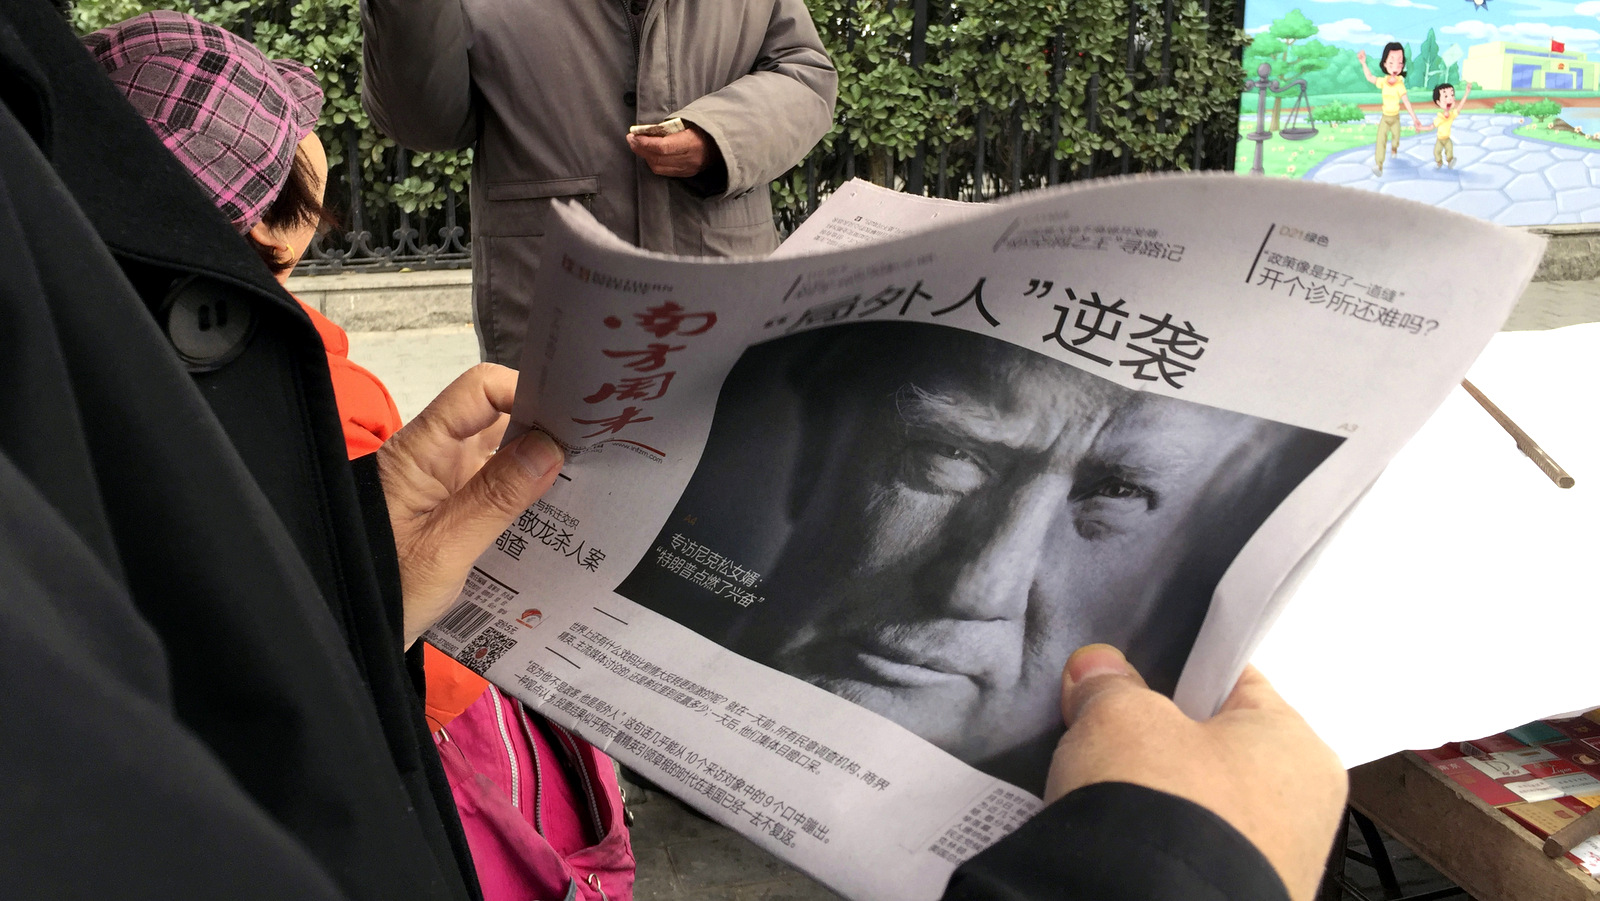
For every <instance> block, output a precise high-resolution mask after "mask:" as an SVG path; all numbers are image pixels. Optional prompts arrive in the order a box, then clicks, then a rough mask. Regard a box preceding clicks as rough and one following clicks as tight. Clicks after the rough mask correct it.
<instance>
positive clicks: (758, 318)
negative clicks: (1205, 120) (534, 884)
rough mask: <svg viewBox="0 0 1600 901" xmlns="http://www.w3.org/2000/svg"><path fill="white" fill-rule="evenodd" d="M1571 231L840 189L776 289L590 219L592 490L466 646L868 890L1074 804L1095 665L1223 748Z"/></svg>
mask: <svg viewBox="0 0 1600 901" xmlns="http://www.w3.org/2000/svg"><path fill="white" fill-rule="evenodd" d="M1541 250H1542V239H1540V238H1536V237H1533V236H1531V235H1527V234H1523V233H1517V232H1512V231H1510V230H1507V229H1504V228H1500V227H1497V226H1493V225H1490V224H1487V223H1484V222H1481V221H1479V220H1476V219H1471V218H1468V217H1466V216H1461V215H1456V214H1453V213H1449V212H1444V211H1440V210H1437V209H1433V208H1430V207H1426V206H1423V205H1421V204H1416V203H1412V202H1408V201H1403V200H1399V199H1395V198H1391V197H1387V196H1382V195H1374V194H1370V193H1366V192H1358V191H1352V190H1345V189H1339V188H1335V187H1331V186H1324V185H1315V184H1303V183H1298V182H1279V181H1263V180H1252V179H1244V178H1238V177H1234V176H1170V177H1159V178H1145V179H1133V180H1120V181H1114V182H1099V183H1091V184H1086V185H1083V186H1079V187H1073V188H1068V189H1056V190H1051V191H1046V192H1039V193H1034V194H1029V195H1024V196H1021V197H1017V198H1014V199H1011V200H1008V201H1006V202H1001V203H996V204H991V205H985V206H983V207H979V208H973V207H969V206H952V205H950V204H948V203H942V202H928V201H926V200H925V199H921V198H905V199H897V196H896V195H890V194H889V193H888V192H885V191H882V190H881V189H871V188H869V187H866V186H862V185H859V184H855V185H851V186H848V187H847V188H846V189H844V190H842V191H840V192H839V193H838V194H836V195H835V196H834V197H833V198H832V199H830V200H829V201H828V202H827V203H826V204H824V205H823V207H822V208H821V209H819V210H818V211H817V213H816V214H815V215H814V216H813V217H812V218H811V219H810V220H809V221H808V222H807V223H806V225H805V227H804V228H803V229H801V230H800V231H799V232H797V233H796V235H795V236H793V237H792V238H791V240H790V242H789V243H787V244H786V245H785V246H784V248H783V250H782V251H781V252H780V253H778V254H775V255H773V256H772V257H770V258H767V259H763V260H745V261H706V260H688V259H678V258H671V257H667V256H663V255H659V254H651V253H648V252H644V251H640V250H637V249H635V248H632V247H629V246H627V245H626V244H625V243H624V242H622V241H620V240H618V239H617V238H615V237H614V236H612V235H610V234H609V233H608V232H606V231H605V230H604V229H603V228H601V227H600V226H599V225H598V224H597V223H595V222H594V220H593V219H592V218H590V217H589V216H588V215H587V213H585V212H583V211H582V210H580V209H578V208H576V207H571V206H564V207H560V208H558V209H557V210H556V211H555V213H554V214H553V215H552V216H551V217H550V222H549V225H548V228H547V231H546V237H545V245H544V251H543V260H544V265H543V266H542V268H541V270H540V273H539V279H538V284H537V285H536V290H535V292H534V296H535V297H536V298H537V300H536V302H535V305H534V309H533V310H532V312H531V318H530V323H529V332H528V334H529V338H528V341H527V344H526V351H525V354H524V358H523V360H522V368H521V372H522V380H521V384H520V386H519V391H518V396H517V400H516V408H515V411H514V413H513V417H512V418H513V423H514V426H513V434H520V433H521V431H525V430H526V429H528V428H538V429H541V430H543V431H545V432H547V433H549V434H550V435H551V436H553V437H554V438H555V440H557V441H558V442H559V443H560V444H561V445H562V446H563V447H564V448H565V449H566V452H567V464H566V467H565V469H564V470H563V473H562V477H561V479H560V480H559V481H558V482H557V483H556V485H555V487H554V488H552V489H551V490H550V492H549V493H548V494H547V495H546V496H545V498H544V499H542V500H541V501H540V502H539V503H538V504H537V505H535V506H534V507H532V508H530V509H529V510H528V511H527V512H526V513H524V514H523V515H522V516H521V517H520V518H519V519H518V520H517V522H516V523H515V524H514V525H513V526H512V527H511V528H510V529H508V530H507V531H506V532H505V533H504V534H502V535H501V536H500V538H499V539H498V540H497V541H496V542H495V545H494V547H492V548H491V549H490V550H489V551H488V552H486V553H485V554H484V556H483V557H482V558H481V559H480V560H479V561H478V563H477V566H476V567H475V569H474V570H473V572H472V574H471V576H470V577H469V579H468V582H467V586H466V589H465V591H464V592H463V595H462V597H461V599H460V600H459V601H458V603H457V605H456V606H455V607H453V608H452V609H451V610H450V611H449V612H448V613H447V614H446V615H445V616H444V617H443V618H442V619H441V620H440V621H439V623H438V624H437V626H436V627H435V628H434V629H433V630H432V631H431V632H429V633H428V636H427V637H428V640H429V641H430V642H432V643H433V644H435V645H436V646H438V647H439V648H440V649H442V650H443V651H445V652H446V653H449V654H451V655H453V656H454V657H455V658H456V659H458V660H460V661H462V662H463V663H465V664H466V665H467V666H469V667H471V668H473V669H474V670H476V671H478V672H480V673H483V674H485V675H486V676H487V677H488V678H490V679H491V680H493V681H494V682H495V683H496V684H498V685H500V686H502V687H504V688H505V689H507V690H508V691H510V692H512V693H513V694H515V695H516V696H517V697H519V698H521V699H522V700H523V701H525V702H526V703H527V704H529V705H530V706H531V707H533V708H534V709H536V710H538V711H539V712H540V713H542V714H544V715H545V716H547V717H549V718H550V719H552V720H554V721H556V722H558V723H560V724H562V725H564V726H567V727H569V728H571V729H573V730H574V731H576V732H577V733H578V734H580V735H582V736H583V737H584V738H586V739H587V740H589V741H591V742H593V743H594V744H595V745H597V746H598V747H599V748H600V749H601V750H603V751H604V752H605V753H607V754H610V755H612V756H613V757H615V758H616V759H618V760H619V761H621V762H622V763H623V764H625V765H627V766H629V767H631V768H633V769H635V770H637V771H638V772H640V773H642V774H643V775H644V776H645V777H647V778H649V779H651V780H653V781H654V782H656V783H657V784H659V785H661V786H663V787H664V788H666V789H668V790H670V791H673V792H674V793H676V794H678V795H679V796H681V797H682V798H683V799H684V800H685V801H687V802H688V803H690V804H692V805H694V806H695V807H697V808H698V809H700V810H702V811H704V812H705V813H707V814H708V815H710V816H711V817H713V818H715V819H716V820H718V821H720V822H722V823H725V824H726V825H728V826H730V827H732V828H734V829H736V830H738V831H739V832H741V833H743V834H744V835H746V836H748V837H750V838H751V839H752V840H753V841H755V842H757V843H758V844H760V845H762V846H763V847H765V848H767V849H769V850H771V851H773V852H774V853H776V854H778V855H779V856H780V857H783V858H784V859H786V860H788V861H790V862H792V863H793V864H795V865H797V866H799V867H800V868H802V869H804V870H806V871H808V872H809V873H811V874H812V875H813V876H815V877H816V878H818V879H819V880H821V881H822V882H824V883H826V884H827V885H829V886H830V887H831V888H833V889H834V890H836V891H838V892H840V893H841V894H844V895H846V896H849V897H853V898H883V899H907V901H911V899H928V898H935V897H938V896H939V894H940V893H941V891H942V888H943V886H944V883H945V882H946V880H947V878H948V876H949V873H950V871H951V870H952V869H953V868H954V867H955V866H957V865H958V864H959V863H960V862H961V861H963V860H965V859H967V858H968V857H970V856H972V855H973V854H975V853H977V852H978V851H979V850H981V849H982V848H983V847H985V846H987V845H988V844H990V843H991V842H993V841H994V840H996V839H998V838H999V837H1001V836H1002V835H1004V834H1005V833H1007V832H1008V831H1010V830H1012V829H1014V828H1015V827H1016V826H1018V825H1019V824H1020V823H1021V822H1023V821H1024V820H1025V819H1027V818H1028V817H1029V816H1030V815H1032V814H1033V813H1034V812H1035V811H1036V810H1037V809H1038V808H1039V806H1040V803H1041V802H1040V800H1039V797H1038V794H1039V792H1040V791H1041V790H1042V787H1043V781H1044V776H1045V772H1046V767H1047V763H1048V759H1049V755H1050V751H1051V749H1052V748H1053V746H1054V745H1055V743H1056V741H1057V739H1058V738H1059V735H1060V733H1061V731H1062V724H1061V718H1060V713H1059V690H1060V674H1061V669H1062V666H1063V663H1064V661H1065V659H1066V657H1067V655H1068V654H1069V653H1070V652H1071V651H1072V650H1073V649H1075V648H1077V647H1078V646H1080V645H1082V644H1085V643H1088V642H1091V641H1105V642H1110V643H1112V644H1115V645H1117V646H1118V647H1121V648H1123V649H1125V650H1126V651H1127V653H1128V655H1129V657H1130V659H1131V660H1132V661H1133V662H1134V663H1135V664H1136V665H1137V666H1138V667H1139V668H1140V670H1141V671H1142V672H1143V673H1144V674H1145V676H1146V677H1147V679H1148V680H1149V681H1150V683H1151V685H1152V686H1153V687H1155V688H1157V689H1158V690H1161V691H1164V692H1168V693H1171V694H1172V696H1173V697H1174V699H1175V700H1176V701H1177V703H1178V704H1179V705H1180V706H1181V707H1182V709H1183V710H1185V711H1186V712H1188V713H1189V714H1191V715H1193V716H1196V717H1205V716H1209V715H1210V714H1211V713H1213V712H1214V711H1215V709H1216V706H1217V705H1218V703H1219V702H1220V700H1221V698H1222V697H1223V696H1224V694H1225V693H1226V691H1227V689H1228V687H1229V686H1230V685H1231V684H1232V682H1233V680H1234V679H1235V678H1236V676H1237V674H1238V672H1239V670H1240V669H1241V668H1242V666H1243V664H1244V661H1246V660H1247V659H1248V658H1249V655H1250V652H1251V649H1252V648H1253V647H1254V645H1255V644H1256V642H1257V640H1258V638H1259V637H1260V635H1261V634H1262V632H1263V631H1264V630H1265V628H1266V627H1267V625H1269V624H1270V622H1271V620H1272V618H1273V617H1274V616H1275V615H1276V612H1277V607H1278V606H1279V605H1280V604H1281V601H1282V599H1283V598H1284V597H1285V596H1286V595H1287V586H1288V585H1289V584H1290V583H1291V582H1292V581H1293V579H1294V578H1296V577H1297V576H1298V574H1300V573H1303V571H1304V570H1305V568H1306V565H1307V564H1308V561H1309V560H1310V559H1311V555H1312V552H1313V551H1314V550H1315V549H1316V548H1318V547H1319V546H1320V544H1321V543H1322V542H1323V541H1324V540H1325V538H1326V536H1327V535H1328V534H1329V533H1330V532H1331V530H1332V529H1333V528H1334V526H1335V524H1336V523H1337V521H1338V520H1339V519H1340V518H1341V517H1342V516H1343V515H1344V514H1345V513H1346V512H1347V511H1348V510H1349V509H1350V508H1351V507H1352V505H1353V504H1354V503H1355V502H1356V500H1357V499H1358V498H1359V497H1360V496H1361V494H1362V492H1363V491H1364V490H1365V489H1366V488H1367V487H1368V486H1369V485H1371V484H1372V483H1373V481H1374V479H1376V478H1377V476H1378V475H1379V473H1380V472H1381V471H1382V470H1383V468H1384V465H1385V464H1386V463H1387V461H1388V460H1389V459H1390V458H1391V457H1392V456H1393V455H1394V454H1395V453H1396V452H1397V451H1398V450H1399V449H1400V447H1401V446H1402V445H1403V444H1404V443H1405V441H1406V440H1407V439H1408V438H1409V437H1410V436H1411V435H1412V434H1413V433H1414V432H1415V431H1416V430H1417V429H1418V427H1419V426H1420V425H1421V424H1422V423H1423V422H1424V421H1425V420H1426V419H1427V418H1428V416H1429V414H1430V413H1431V412H1432V411H1433V410H1434V409H1435V408H1436V407H1438V406H1439V404H1440V403H1441V401H1443V399H1444V398H1445V396H1446V395H1447V394H1448V393H1449V391H1450V390H1451V389H1452V388H1453V387H1454V386H1455V385H1456V383H1457V382H1459V381H1460V379H1461V377H1462V375H1463V373H1465V371H1466V370H1467V367H1468V365H1469V364H1470V363H1471V362H1472V360H1473V358H1474V357H1475V356H1476V355H1477V354H1478V352H1479V351H1480V350H1481V349H1482V348H1483V347H1484V345H1485V344H1486V343H1487V341H1488V339H1489V337H1490V336H1491V335H1492V334H1493V333H1494V332H1495V331H1496V329H1498V328H1499V326H1500V325H1501V323H1502V322H1503V321H1504V320H1505V318H1506V316H1507V315H1508V313H1509V311H1510V309H1511V306H1512V304H1513V303H1514V301H1515V299H1516V297H1517V296H1518V294H1519V292H1520V291H1521V289H1522V288H1523V286H1524V285H1525V284H1526V283H1527V281H1528V279H1529V277H1530V276H1531V274H1532V272H1533V270H1534V267H1535V264H1536V263H1537V261H1538V259H1539V256H1540V253H1541Z"/></svg>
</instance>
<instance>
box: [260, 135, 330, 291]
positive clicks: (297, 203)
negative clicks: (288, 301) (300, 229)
mask: <svg viewBox="0 0 1600 901" xmlns="http://www.w3.org/2000/svg"><path fill="white" fill-rule="evenodd" d="M318 187H320V186H319V185H318V184H317V173H316V170H314V169H312V168H311V161H310V160H308V159H306V155H305V154H304V153H301V152H300V150H299V149H298V148H296V150H295V152H294V166H293V167H292V168H290V169H289V180H288V181H286V182H284V184H283V190H281V191H279V192H278V196H277V197H274V198H272V203H270V204H268V205H267V210H266V212H264V213H262V214H261V221H262V222H263V223H264V224H266V225H267V227H269V228H274V229H280V230H281V229H287V228H294V227H296V226H304V225H311V224H313V223H314V224H316V225H317V226H318V227H321V226H329V227H334V226H337V225H338V224H339V220H338V219H336V218H335V217H334V215H333V214H332V213H330V212H328V209H327V207H324V206H323V205H322V202H321V201H319V200H317V195H318V194H319V193H321V192H319V191H318V190H317V188H318ZM245 237H247V238H249V239H250V243H251V245H252V246H254V247H255V250H256V255H257V256H259V257H261V262H263V263H266V264H267V268H268V269H271V270H272V272H273V274H274V275H277V274H281V273H284V272H287V271H288V270H289V268H290V267H291V266H293V265H294V264H293V263H291V262H290V261H289V260H287V259H285V258H284V257H283V256H282V255H281V254H279V253H278V247H277V246H276V245H273V244H265V243H262V242H261V241H259V240H257V239H256V237H255V235H246V236H245Z"/></svg>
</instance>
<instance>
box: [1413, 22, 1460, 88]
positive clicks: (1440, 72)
mask: <svg viewBox="0 0 1600 901" xmlns="http://www.w3.org/2000/svg"><path fill="white" fill-rule="evenodd" d="M1406 60H1407V65H1406V87H1408V88H1427V89H1432V88H1433V86H1434V85H1436V84H1439V83H1441V82H1445V81H1449V80H1450V67H1449V66H1447V65H1446V64H1445V61H1444V60H1443V59H1442V58H1441V57H1440V56H1439V39H1438V38H1436V37H1435V36H1434V34H1433V29H1432V28H1430V29H1428V36H1427V37H1426V38H1425V39H1423V41H1422V49H1421V50H1418V51H1417V55H1416V58H1415V59H1413V58H1412V57H1411V55H1410V52H1409V48H1408V51H1407V54H1406Z"/></svg>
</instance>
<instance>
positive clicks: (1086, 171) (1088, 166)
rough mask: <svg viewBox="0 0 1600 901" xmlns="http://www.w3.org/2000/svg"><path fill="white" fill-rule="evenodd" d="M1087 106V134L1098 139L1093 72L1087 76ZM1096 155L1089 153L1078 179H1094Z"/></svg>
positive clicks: (1096, 76)
mask: <svg viewBox="0 0 1600 901" xmlns="http://www.w3.org/2000/svg"><path fill="white" fill-rule="evenodd" d="M1087 106H1088V109H1087V110H1086V112H1087V113H1088V114H1089V116H1088V118H1089V134H1090V135H1094V136H1097V137H1098V136H1099V134H1100V73H1099V72H1093V73H1090V75H1089V98H1088V101H1087ZM1096 153H1097V151H1095V150H1093V149H1091V150H1090V151H1089V161H1088V162H1086V163H1084V164H1083V171H1081V172H1080V173H1079V174H1078V177H1079V178H1094V158H1095V154H1096Z"/></svg>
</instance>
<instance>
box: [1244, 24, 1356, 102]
mask: <svg viewBox="0 0 1600 901" xmlns="http://www.w3.org/2000/svg"><path fill="white" fill-rule="evenodd" d="M1317 30H1318V29H1317V25H1316V23H1315V22H1312V21H1311V20H1310V19H1308V18H1306V16H1305V14H1304V13H1302V12H1301V11H1300V10H1298V9H1294V10H1290V11H1289V13H1288V15H1286V16H1284V17H1283V18H1281V19H1276V20H1274V21H1273V23H1272V24H1271V25H1269V26H1267V30H1266V31H1264V32H1262V33H1261V34H1259V35H1257V36H1256V39H1255V40H1254V41H1252V42H1251V43H1250V46H1249V47H1247V48H1245V51H1244V68H1245V72H1246V73H1247V76H1248V77H1250V78H1254V77H1255V76H1256V69H1257V68H1258V67H1259V66H1260V65H1261V64H1262V63H1269V64H1271V66H1272V77H1273V78H1276V79H1278V80H1279V81H1285V82H1287V81H1293V80H1295V79H1297V78H1304V77H1305V76H1307V75H1309V74H1311V73H1312V72H1318V71H1321V70H1322V69H1325V68H1327V67H1328V64H1329V63H1331V62H1333V59H1334V57H1336V56H1338V55H1339V48H1337V47H1334V46H1332V45H1331V44H1324V43H1322V42H1321V41H1315V40H1312V38H1313V37H1315V36H1316V34H1317ZM1296 90H1298V89H1296ZM1287 93H1289V92H1287V91H1285V92H1283V93H1279V94H1275V95H1273V98H1272V122H1271V123H1270V124H1269V125H1268V126H1267V130H1268V131H1277V130H1278V120H1279V117H1280V116H1281V114H1282V112H1283V98H1284V95H1285V94H1287Z"/></svg>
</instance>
